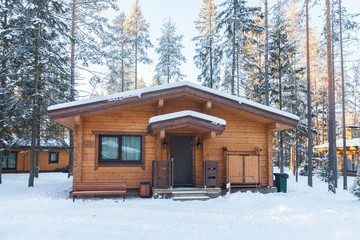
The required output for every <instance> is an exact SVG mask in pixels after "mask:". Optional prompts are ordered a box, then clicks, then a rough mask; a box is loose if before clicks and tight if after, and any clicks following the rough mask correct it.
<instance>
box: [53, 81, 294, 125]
mask: <svg viewBox="0 0 360 240" xmlns="http://www.w3.org/2000/svg"><path fill="white" fill-rule="evenodd" d="M180 86H190V87H193V88H196V89H199V90H202V91H205V92H208V93H212V94H215V95H218V96H222V97H224V98H227V99H231V100H234V101H237V102H238V103H239V104H242V103H244V104H247V105H250V106H253V107H256V108H259V109H262V110H265V111H269V112H272V113H275V114H278V115H282V116H285V117H288V118H291V119H294V120H297V121H299V117H298V116H296V115H294V114H292V113H288V112H285V111H282V110H279V109H275V108H273V107H270V106H266V105H263V104H260V103H256V102H253V101H250V100H246V99H244V98H242V97H238V96H234V95H231V94H229V93H224V92H220V91H218V90H215V89H212V88H208V87H205V86H201V85H199V84H197V83H193V82H189V81H179V82H175V83H170V84H164V85H159V86H154V87H147V88H142V89H137V90H131V91H127V92H121V93H115V94H111V95H106V96H99V97H94V98H88V99H83V100H78V101H73V102H67V103H60V104H56V105H52V106H49V107H48V109H47V110H48V111H53V110H58V109H62V108H69V107H74V106H81V105H85V104H90V103H96V102H102V101H119V100H120V101H121V100H123V99H126V98H129V97H136V96H137V97H139V98H141V94H143V93H148V92H154V91H160V90H166V89H170V88H174V87H180Z"/></svg>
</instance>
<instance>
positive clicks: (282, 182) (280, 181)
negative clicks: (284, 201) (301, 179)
mask: <svg viewBox="0 0 360 240" xmlns="http://www.w3.org/2000/svg"><path fill="white" fill-rule="evenodd" d="M274 175H275V187H276V188H277V191H278V192H284V193H286V191H287V179H288V178H289V175H288V174H286V173H274Z"/></svg>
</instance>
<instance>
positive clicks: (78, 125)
mask: <svg viewBox="0 0 360 240" xmlns="http://www.w3.org/2000/svg"><path fill="white" fill-rule="evenodd" d="M74 121H75V131H76V132H77V134H76V142H77V146H76V151H77V153H76V155H75V164H74V171H73V173H74V174H73V176H74V179H73V182H81V179H82V178H81V165H82V140H83V122H82V118H81V117H80V116H76V117H75V120H74Z"/></svg>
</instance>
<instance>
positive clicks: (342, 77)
mask: <svg viewBox="0 0 360 240" xmlns="http://www.w3.org/2000/svg"><path fill="white" fill-rule="evenodd" d="M341 10H342V9H341V0H339V24H340V58H341V60H340V61H341V92H342V99H341V100H342V131H343V177H344V181H343V183H344V186H343V187H344V190H347V155H346V128H345V83H344V81H345V79H344V55H343V45H342V17H341V14H342V13H341Z"/></svg>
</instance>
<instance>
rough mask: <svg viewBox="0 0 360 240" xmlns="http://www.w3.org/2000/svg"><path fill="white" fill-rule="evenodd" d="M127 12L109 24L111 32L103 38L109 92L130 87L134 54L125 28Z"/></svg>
mask: <svg viewBox="0 0 360 240" xmlns="http://www.w3.org/2000/svg"><path fill="white" fill-rule="evenodd" d="M125 21H126V16H125V13H124V12H122V13H120V15H119V16H117V17H116V18H115V19H114V20H113V24H112V25H111V26H109V32H108V33H107V34H106V37H105V38H104V39H103V45H104V47H105V51H106V62H107V63H106V66H107V67H108V69H109V72H108V73H107V75H106V77H105V85H106V89H107V92H108V93H109V94H112V93H116V92H123V91H126V90H128V89H129V83H130V76H131V73H132V71H131V67H132V65H133V59H132V58H131V57H130V56H131V55H132V54H133V49H132V48H131V42H130V39H129V36H128V32H127V30H126V28H125Z"/></svg>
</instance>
